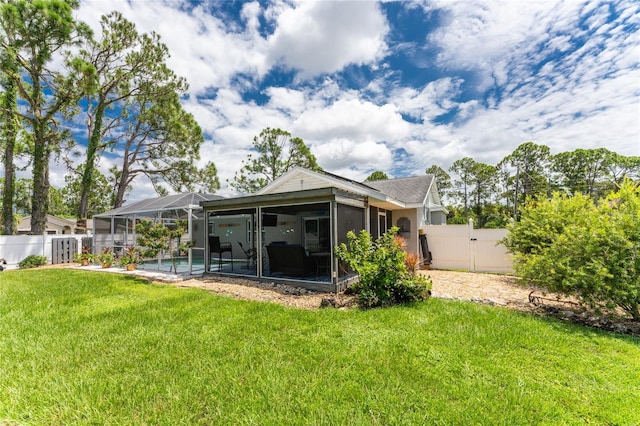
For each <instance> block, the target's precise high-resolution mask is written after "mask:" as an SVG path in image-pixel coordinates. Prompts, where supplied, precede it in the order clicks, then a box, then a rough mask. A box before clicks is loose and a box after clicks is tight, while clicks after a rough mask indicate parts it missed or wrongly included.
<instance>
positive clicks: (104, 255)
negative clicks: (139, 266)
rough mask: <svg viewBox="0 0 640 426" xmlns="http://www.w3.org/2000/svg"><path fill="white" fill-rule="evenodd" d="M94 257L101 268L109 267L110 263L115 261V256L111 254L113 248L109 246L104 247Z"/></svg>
mask: <svg viewBox="0 0 640 426" xmlns="http://www.w3.org/2000/svg"><path fill="white" fill-rule="evenodd" d="M96 258H97V259H98V262H100V265H102V267H103V268H111V265H113V263H114V262H115V261H116V256H115V254H113V249H112V248H111V247H104V248H103V249H102V251H101V252H100V253H99V254H98V255H97V256H96Z"/></svg>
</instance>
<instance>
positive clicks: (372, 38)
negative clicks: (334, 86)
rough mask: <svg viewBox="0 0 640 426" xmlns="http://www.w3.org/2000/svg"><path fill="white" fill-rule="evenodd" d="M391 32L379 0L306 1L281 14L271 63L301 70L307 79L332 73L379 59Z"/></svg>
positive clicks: (272, 41)
mask: <svg viewBox="0 0 640 426" xmlns="http://www.w3.org/2000/svg"><path fill="white" fill-rule="evenodd" d="M388 31H389V28H388V25H387V22H386V19H385V17H384V16H383V15H382V13H381V12H380V9H379V7H378V5H377V4H376V3H374V2H368V1H367V2H358V1H347V2H338V1H301V2H300V3H298V4H297V5H296V7H295V8H292V9H288V10H285V11H284V12H282V13H281V14H280V15H279V16H278V18H277V29H276V31H275V33H274V34H273V35H272V36H271V37H269V53H268V55H269V58H270V63H272V64H283V65H285V66H287V67H290V68H294V69H297V70H300V72H301V74H302V76H303V77H307V76H315V75H318V74H321V73H331V72H335V71H339V70H341V69H342V68H344V67H345V66H347V65H350V64H356V65H360V64H372V63H374V62H376V61H377V60H378V59H380V58H381V57H382V56H383V55H384V52H385V50H386V44H385V42H384V38H385V35H386V33H387V32H388Z"/></svg>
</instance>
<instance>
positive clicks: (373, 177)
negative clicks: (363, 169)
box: [364, 170, 389, 182]
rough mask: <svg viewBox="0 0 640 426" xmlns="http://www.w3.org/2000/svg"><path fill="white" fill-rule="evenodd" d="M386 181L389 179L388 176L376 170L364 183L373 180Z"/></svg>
mask: <svg viewBox="0 0 640 426" xmlns="http://www.w3.org/2000/svg"><path fill="white" fill-rule="evenodd" d="M387 179H389V176H387V174H386V173H385V172H383V171H382V170H376V171H375V172H373V173H371V174H370V175H369V176H367V178H366V179H365V180H364V181H365V182H372V181H374V180H387Z"/></svg>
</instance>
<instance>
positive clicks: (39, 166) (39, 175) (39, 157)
mask: <svg viewBox="0 0 640 426" xmlns="http://www.w3.org/2000/svg"><path fill="white" fill-rule="evenodd" d="M44 128H46V124H43V123H37V124H36V128H35V129H34V141H33V143H34V149H33V196H32V209H31V233H32V234H35V235H40V234H44V232H45V230H46V221H47V212H48V211H49V157H50V155H49V148H48V146H47V145H48V144H47V141H46V138H45V131H44Z"/></svg>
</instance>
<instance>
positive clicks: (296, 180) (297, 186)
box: [256, 167, 382, 198]
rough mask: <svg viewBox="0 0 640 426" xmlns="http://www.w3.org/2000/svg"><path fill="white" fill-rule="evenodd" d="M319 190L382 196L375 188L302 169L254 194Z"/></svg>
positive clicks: (290, 171) (287, 174)
mask: <svg viewBox="0 0 640 426" xmlns="http://www.w3.org/2000/svg"><path fill="white" fill-rule="evenodd" d="M320 188H338V189H341V190H343V191H347V192H352V193H356V194H361V195H367V196H373V197H376V198H379V197H380V196H381V195H382V194H380V193H379V192H378V191H377V190H376V189H375V188H371V187H369V186H367V185H363V184H361V183H359V182H355V181H352V180H349V179H345V178H343V177H341V176H337V175H334V174H331V173H326V172H322V173H318V172H314V171H312V170H308V169H304V168H302V167H294V168H293V169H291V170H289V171H288V172H287V173H285V174H283V175H282V176H280V177H278V178H277V179H276V180H274V181H273V182H271V183H270V184H269V185H267V186H265V187H264V188H262V189H261V190H260V191H258V192H257V193H256V194H257V195H263V194H278V193H284V192H293V191H304V190H308V189H320Z"/></svg>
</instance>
